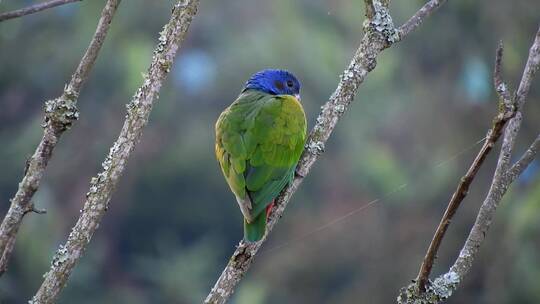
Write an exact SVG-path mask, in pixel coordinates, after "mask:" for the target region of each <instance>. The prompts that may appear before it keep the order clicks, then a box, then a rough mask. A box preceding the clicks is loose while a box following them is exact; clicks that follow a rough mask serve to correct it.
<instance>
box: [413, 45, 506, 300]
mask: <svg viewBox="0 0 540 304" xmlns="http://www.w3.org/2000/svg"><path fill="white" fill-rule="evenodd" d="M502 53H503V47H502V44H499V47H498V48H497V52H496V56H495V69H494V73H493V74H494V77H493V78H494V85H495V88H497V91H499V87H501V88H502V87H503V86H504V83H503V81H502V76H501V62H502ZM500 95H501V101H500V104H501V106H500V107H499V113H498V114H497V116H496V117H495V118H494V119H493V125H492V127H491V128H490V129H489V131H488V133H487V134H488V135H487V137H486V141H485V142H484V145H483V146H482V148H481V149H480V151H479V152H478V154H477V155H476V157H475V158H474V160H473V162H472V164H471V166H470V167H469V170H468V171H467V173H466V174H465V175H464V176H463V177H462V178H461V180H460V182H459V184H458V186H457V189H456V191H455V192H454V194H452V198H451V199H450V201H449V202H448V206H447V207H446V211H445V212H444V215H443V217H442V218H441V221H440V223H439V226H438V227H437V230H436V231H435V234H434V235H433V239H432V240H431V243H430V244H429V248H428V250H427V252H426V255H425V257H424V260H423V261H422V265H421V266H420V271H419V272H418V277H417V279H416V280H417V284H418V289H419V290H420V291H421V292H424V291H426V283H427V282H428V279H429V275H430V274H431V269H432V268H433V263H434V262H435V257H436V256H437V252H438V251H439V247H440V246H441V243H442V240H443V239H444V236H445V234H446V231H447V229H448V226H449V225H450V222H451V221H452V218H453V217H454V215H455V214H456V211H457V210H458V208H459V206H460V205H461V202H463V199H465V197H466V196H467V193H468V192H469V187H470V186H471V183H472V182H473V180H474V178H475V176H476V173H478V171H479V170H480V167H481V166H482V164H483V163H484V161H485V160H486V157H487V155H488V154H489V152H490V151H491V150H492V149H493V146H494V145H495V143H496V142H497V140H499V137H500V136H501V135H502V131H503V128H504V125H505V124H506V122H507V121H508V120H509V119H511V118H512V117H513V116H514V115H515V113H516V112H515V107H514V106H513V105H512V104H511V100H510V99H508V100H505V99H504V98H505V96H509V94H508V91H507V90H506V86H504V88H502V89H501V90H500ZM503 95H504V96H503Z"/></svg>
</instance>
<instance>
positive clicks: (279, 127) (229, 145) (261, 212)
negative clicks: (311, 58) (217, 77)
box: [216, 69, 306, 242]
mask: <svg viewBox="0 0 540 304" xmlns="http://www.w3.org/2000/svg"><path fill="white" fill-rule="evenodd" d="M305 141H306V115H305V113H304V109H303V108H302V104H301V103H300V82H299V81H298V79H296V77H294V75H293V74H291V73H289V72H288V71H285V70H274V69H267V70H262V71H260V72H257V73H255V74H253V75H252V76H251V78H250V79H249V80H248V81H247V83H246V85H245V87H244V88H243V90H242V92H241V93H240V96H238V98H237V99H236V100H235V101H234V102H233V103H232V104H231V105H230V106H229V107H228V108H226V109H225V110H224V111H223V112H222V113H221V115H220V116H219V118H218V120H217V123H216V157H217V159H218V161H219V164H220V166H221V170H222V171H223V175H224V176H225V179H226V180H227V183H228V184H229V187H230V188H231V191H232V192H233V193H234V195H235V197H236V200H237V202H238V205H239V206H240V211H241V212H242V215H243V216H244V239H245V240H246V241H248V242H256V241H259V240H260V239H262V238H263V236H264V234H265V233H266V221H267V217H268V215H269V213H270V210H271V209H272V206H273V204H274V199H275V198H276V197H277V196H278V195H279V193H280V192H281V190H283V188H285V187H286V186H287V184H289V183H290V182H292V180H293V178H294V174H295V169H296V165H297V164H298V160H299V159H300V155H301V154H302V151H303V149H304V144H305Z"/></svg>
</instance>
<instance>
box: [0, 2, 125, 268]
mask: <svg viewBox="0 0 540 304" xmlns="http://www.w3.org/2000/svg"><path fill="white" fill-rule="evenodd" d="M119 3H120V0H109V1H107V4H106V5H105V7H104V8H103V11H102V12H101V17H100V19H99V22H98V25H97V28H96V32H95V33H94V36H93V37H92V41H91V42H90V45H89V46H88V48H87V49H86V52H85V54H84V55H83V57H82V59H81V61H80V63H79V66H78V67H77V70H76V71H75V73H74V74H73V76H72V77H71V80H70V82H69V84H67V85H66V86H65V88H64V92H63V93H62V95H61V96H60V97H58V98H56V99H53V100H48V101H47V102H45V119H44V124H43V128H44V130H43V137H42V138H41V141H40V143H39V145H38V146H37V148H36V151H35V152H34V154H33V155H32V157H31V158H30V159H29V161H28V162H27V167H26V170H25V174H24V177H23V180H22V181H21V182H20V183H19V188H18V190H17V193H16V194H15V196H14V197H13V198H12V199H11V205H10V207H9V210H8V212H7V214H6V216H5V217H4V220H3V221H2V224H1V225H0V253H2V259H1V260H0V269H5V268H6V267H7V265H5V264H4V263H7V262H8V260H9V256H10V253H11V250H6V249H9V248H11V249H13V246H10V247H7V244H10V243H12V244H13V243H14V242H15V237H16V234H17V231H18V230H19V227H20V225H21V223H22V220H23V217H24V215H25V214H27V213H28V211H33V210H34V209H33V204H32V202H31V200H32V197H33V196H34V193H35V192H36V191H37V189H38V188H39V184H40V182H41V178H42V177H43V173H44V172H45V169H46V168H47V164H48V163H49V160H50V159H51V157H52V153H53V150H54V148H55V147H56V144H57V143H58V140H59V139H60V137H61V136H62V134H63V133H64V132H65V131H66V130H67V129H69V128H70V127H71V125H72V124H73V122H74V121H75V120H77V118H78V117H79V112H78V111H77V107H76V104H77V99H78V97H79V93H80V91H81V88H82V85H83V84H84V82H85V81H86V79H87V78H88V74H89V73H90V70H91V69H92V67H93V66H94V62H95V61H96V58H97V56H98V53H99V51H100V49H101V46H102V45H103V42H104V40H105V37H106V35H107V32H108V30H109V25H110V23H111V21H112V18H113V17H114V14H115V12H116V9H117V7H118V4H119ZM1 274H2V273H1V272H0V275H1Z"/></svg>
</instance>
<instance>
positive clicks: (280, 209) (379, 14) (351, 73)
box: [205, 0, 438, 304]
mask: <svg viewBox="0 0 540 304" xmlns="http://www.w3.org/2000/svg"><path fill="white" fill-rule="evenodd" d="M430 2H438V1H430ZM368 4H369V5H371V4H372V5H373V6H372V7H373V9H374V12H373V14H372V16H373V19H367V20H366V22H365V23H364V31H365V34H364V37H363V38H362V41H361V42H360V46H359V47H358V49H357V50H356V53H355V54H354V56H353V58H352V61H351V62H350V64H349V66H348V68H347V69H346V70H345V71H344V72H343V74H342V76H341V80H340V82H339V84H338V87H337V88H336V90H335V91H334V93H333V94H332V96H330V100H328V101H327V102H326V103H325V104H324V105H323V106H322V111H321V113H320V114H319V117H318V118H317V123H316V124H315V127H313V130H312V131H311V133H310V135H309V138H308V140H307V143H306V149H305V150H304V153H303V154H302V157H301V159H300V161H299V163H298V166H297V172H298V174H297V176H296V177H295V179H294V181H293V182H292V183H291V184H290V185H288V186H287V187H286V188H285V189H284V190H283V191H282V192H281V194H280V196H279V197H278V198H277V199H276V207H274V211H273V212H272V214H271V215H270V218H269V220H268V224H267V235H266V236H265V237H264V238H263V239H262V240H261V241H260V242H257V243H254V244H248V243H246V242H244V241H243V240H242V241H240V243H239V244H238V246H237V248H236V250H235V252H234V253H233V255H232V257H231V259H230V260H229V263H228V264H227V266H226V267H225V269H224V270H223V272H222V274H221V276H220V277H219V278H218V280H217V282H216V283H215V285H214V287H213V288H212V290H211V291H210V293H209V294H208V296H207V297H206V299H205V303H206V304H222V303H225V302H226V301H227V299H228V298H229V297H230V296H231V294H232V293H233V292H234V290H235V288H236V285H237V284H238V283H239V282H240V280H241V279H242V277H243V276H244V274H245V273H246V272H247V270H248V269H249V267H250V266H251V263H252V262H253V259H254V257H255V255H256V254H257V252H258V250H259V248H260V247H261V246H262V244H263V243H264V241H265V240H266V237H267V236H268V234H269V233H270V232H271V231H272V229H273V227H274V226H275V225H276V224H277V222H278V220H279V219H280V218H281V217H282V216H283V213H284V211H285V208H286V207H287V204H288V203H289V200H290V198H291V197H292V195H293V194H294V192H296V190H297V189H298V187H299V186H300V184H301V183H302V180H303V178H304V177H305V176H306V175H307V174H308V173H309V171H310V169H311V167H312V166H313V164H314V163H315V161H316V160H317V159H318V157H319V155H320V154H321V153H322V152H324V145H325V143H326V141H327V140H328V138H329V137H330V135H331V134H332V131H333V130H334V128H335V126H336V124H337V122H338V120H339V118H340V117H341V116H342V115H343V113H345V111H347V109H348V107H349V106H350V104H351V102H352V101H353V99H354V96H355V95H356V93H357V91H358V88H359V86H360V85H361V84H362V83H363V82H364V79H365V78H366V76H367V74H368V73H369V72H370V71H372V70H373V69H374V68H375V66H376V64H377V61H376V58H377V56H378V55H379V54H380V53H381V52H382V51H383V50H384V49H386V48H388V47H390V46H391V45H392V43H394V42H396V41H398V40H399V39H403V38H404V37H405V36H406V35H407V34H409V33H410V32H411V31H412V29H411V30H409V31H407V32H403V29H402V28H401V29H399V30H396V29H395V28H394V25H393V22H392V18H391V16H390V14H389V12H388V9H387V6H386V5H384V4H383V3H381V2H380V1H377V0H373V1H368ZM437 6H438V5H437ZM368 9H369V8H368ZM433 11H434V9H432V10H430V12H429V13H427V14H423V15H422V16H421V17H416V18H417V19H418V18H419V19H423V18H426V17H427V16H428V15H429V14H430V13H432V12H433ZM370 14H371V12H369V13H368V15H370ZM417 15H418V13H417ZM415 16H416V15H415ZM407 23H410V21H409V22H407ZM400 31H401V32H402V35H401V37H400V36H398V32H400Z"/></svg>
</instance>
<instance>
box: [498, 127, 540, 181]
mask: <svg viewBox="0 0 540 304" xmlns="http://www.w3.org/2000/svg"><path fill="white" fill-rule="evenodd" d="M538 150H540V135H538V136H537V137H536V139H535V140H534V141H533V142H532V144H531V145H530V146H529V148H528V149H527V151H525V153H523V155H522V156H521V158H520V159H519V160H518V161H517V162H516V163H515V164H514V165H512V167H511V168H510V169H508V172H507V173H506V174H507V176H508V178H509V179H510V182H511V183H512V182H514V180H515V179H516V178H518V177H519V176H520V175H521V173H523V171H525V169H527V166H529V164H530V163H531V162H532V161H533V160H534V158H535V157H536V154H537V153H538Z"/></svg>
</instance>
